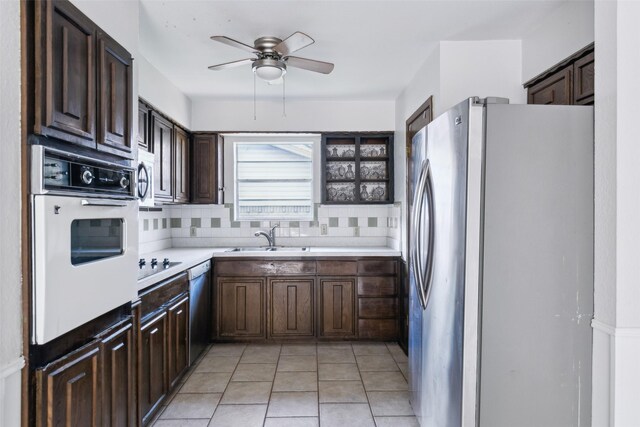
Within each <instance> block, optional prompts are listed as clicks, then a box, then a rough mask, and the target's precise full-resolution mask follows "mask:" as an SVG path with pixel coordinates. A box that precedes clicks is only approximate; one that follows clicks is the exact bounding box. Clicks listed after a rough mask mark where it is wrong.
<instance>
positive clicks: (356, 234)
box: [353, 227, 360, 237]
mask: <svg viewBox="0 0 640 427" xmlns="http://www.w3.org/2000/svg"><path fill="white" fill-rule="evenodd" d="M353 236H354V237H360V227H353Z"/></svg>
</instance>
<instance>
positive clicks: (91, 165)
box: [34, 148, 136, 198]
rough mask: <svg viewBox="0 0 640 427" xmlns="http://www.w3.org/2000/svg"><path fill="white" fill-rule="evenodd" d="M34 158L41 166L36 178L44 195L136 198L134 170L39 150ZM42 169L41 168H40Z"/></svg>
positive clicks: (48, 150) (47, 150) (55, 151)
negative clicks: (53, 193)
mask: <svg viewBox="0 0 640 427" xmlns="http://www.w3.org/2000/svg"><path fill="white" fill-rule="evenodd" d="M37 154H39V155H38V156H34V158H36V159H37V160H38V162H37V163H34V165H37V164H38V163H40V164H41V170H40V174H38V175H34V180H37V181H38V182H39V185H40V188H41V190H42V191H45V192H50V191H55V192H56V193H58V194H60V193H67V194H73V193H78V194H96V195H113V196H119V197H126V198H135V194H136V193H135V191H134V184H135V170H134V169H133V168H130V167H127V166H122V165H119V164H115V163H107V162H102V161H99V160H94V159H88V158H82V157H80V156H73V155H70V154H69V155H67V153H63V152H59V151H57V150H50V149H42V148H38V153H37ZM38 169H40V168H38Z"/></svg>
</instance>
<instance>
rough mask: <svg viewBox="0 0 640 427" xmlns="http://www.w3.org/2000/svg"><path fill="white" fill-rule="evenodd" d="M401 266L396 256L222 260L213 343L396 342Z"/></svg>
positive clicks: (217, 267)
mask: <svg viewBox="0 0 640 427" xmlns="http://www.w3.org/2000/svg"><path fill="white" fill-rule="evenodd" d="M399 269H400V268H399V261H398V260H396V259H393V258H373V257H371V258H369V257H367V258H362V259H345V258H320V259H313V258H297V259H295V258H294V259H282V258H278V259H268V258H261V259H257V258H255V259H251V258H240V259H237V258H234V259H233V260H230V259H221V260H219V261H216V264H215V270H214V274H215V280H214V283H215V288H216V290H215V292H214V293H215V295H216V296H215V299H214V307H215V309H214V310H215V311H216V313H217V316H216V320H215V323H216V326H215V328H214V329H215V331H214V334H213V339H214V340H220V341H234V340H248V339H279V340H284V339H304V338H314V339H315V338H317V339H327V340H329V339H366V340H396V339H397V338H398V323H399V322H398V317H399V307H398V280H399V278H398V274H399ZM265 286H266V291H263V289H264V287H265ZM264 292H266V301H265V299H264ZM265 325H266V333H265V332H264V331H265V329H264V328H265Z"/></svg>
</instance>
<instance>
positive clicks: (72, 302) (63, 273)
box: [32, 195, 138, 344]
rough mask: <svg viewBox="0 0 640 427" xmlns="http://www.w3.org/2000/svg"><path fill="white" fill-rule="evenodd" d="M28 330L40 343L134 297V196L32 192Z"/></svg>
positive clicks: (135, 226)
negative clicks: (30, 326) (30, 322)
mask: <svg viewBox="0 0 640 427" xmlns="http://www.w3.org/2000/svg"><path fill="white" fill-rule="evenodd" d="M32 203H33V210H32V212H33V238H34V244H33V251H34V253H33V261H34V262H33V266H34V275H33V276H34V277H33V283H34V286H33V310H32V313H33V331H32V342H33V343H34V344H44V343H46V342H49V341H51V340H52V339H54V338H56V337H59V336H61V335H62V334H64V333H66V332H69V331H70V330H72V329H74V328H76V327H78V326H80V325H82V324H84V323H86V322H88V321H90V320H92V319H94V318H96V317H98V316H100V315H102V314H104V313H106V312H108V311H110V310H112V309H114V308H116V307H119V306H121V305H123V304H125V303H127V302H129V301H132V300H133V299H135V298H136V297H137V282H136V277H137V270H136V269H137V264H136V262H137V259H138V253H137V252H138V202H137V200H113V199H97V198H91V197H77V196H75V197H67V196H53V195H36V196H33V199H32Z"/></svg>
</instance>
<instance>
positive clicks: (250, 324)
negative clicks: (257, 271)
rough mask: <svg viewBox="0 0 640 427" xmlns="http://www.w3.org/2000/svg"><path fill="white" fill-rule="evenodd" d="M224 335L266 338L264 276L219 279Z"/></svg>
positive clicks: (220, 309) (220, 331)
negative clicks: (262, 277)
mask: <svg viewBox="0 0 640 427" xmlns="http://www.w3.org/2000/svg"><path fill="white" fill-rule="evenodd" d="M216 284H217V292H218V299H217V305H218V307H217V312H218V325H219V326H218V328H219V336H220V337H247V338H248V337H264V336H265V328H264V318H265V316H264V284H265V283H264V279H261V278H250V277H243V278H233V277H224V278H219V279H218V280H217V283H216Z"/></svg>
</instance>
